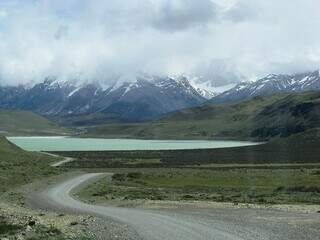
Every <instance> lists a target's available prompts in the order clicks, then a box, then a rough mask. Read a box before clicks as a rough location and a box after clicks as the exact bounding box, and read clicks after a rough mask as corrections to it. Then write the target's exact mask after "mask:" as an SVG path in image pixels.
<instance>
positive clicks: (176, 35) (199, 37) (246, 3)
mask: <svg viewBox="0 0 320 240" xmlns="http://www.w3.org/2000/svg"><path fill="white" fill-rule="evenodd" d="M319 9H320V2H319V1H318V0H297V1H292V0H281V1H278V0H269V1H265V0H131V1H126V2H125V3H124V2H122V1H109V0H105V1H101V0H68V1H65V0H55V1H52V0H2V1H0V84H10V85H12V84H20V83H27V82H30V81H33V82H36V81H41V80H42V79H43V78H44V77H46V76H49V75H54V76H58V77H59V78H79V79H81V80H84V81H86V80H90V81H91V80H94V81H96V80H101V81H112V79H113V78H114V76H118V75H119V74H122V75H123V76H127V77H128V78H130V77H132V76H134V75H135V74H136V73H137V72H148V73H152V74H170V73H190V72H193V71H199V69H204V70H203V71H207V72H208V71H209V72H210V71H211V69H216V68H215V67H212V68H210V66H212V64H213V63H215V62H217V61H220V62H223V63H224V64H226V65H228V66H232V67H234V68H235V72H236V73H239V74H241V76H245V77H246V78H248V79H251V78H256V77H260V76H263V75H265V74H267V73H271V72H272V73H286V72H300V71H307V70H313V69H316V68H319V66H320V64H319V63H320V32H319V31H318V30H317V27H318V26H320V16H319V12H318V11H319ZM206 66H209V67H206ZM227 69H228V71H229V72H230V67H227ZM207 72H204V73H203V75H206V76H210V74H208V73H207ZM199 74H201V73H199Z"/></svg>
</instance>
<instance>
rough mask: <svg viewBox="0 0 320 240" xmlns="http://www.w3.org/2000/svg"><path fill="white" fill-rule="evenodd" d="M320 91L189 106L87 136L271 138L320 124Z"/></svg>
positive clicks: (99, 128) (90, 130) (93, 130)
mask: <svg viewBox="0 0 320 240" xmlns="http://www.w3.org/2000/svg"><path fill="white" fill-rule="evenodd" d="M319 119H320V94H319V92H306V93H301V94H276V95H272V96H266V97H255V98H253V99H252V100H249V101H244V102H239V103H233V104H223V105H217V104H216V105H215V104H207V105H203V106H200V107H195V108H190V109H185V110H182V111H179V112H176V113H172V114H170V115H169V116H167V117H165V118H163V119H161V120H159V121H155V122H146V123H133V124H130V123H129V124H126V123H123V124H107V125H101V126H94V127H87V128H86V129H85V130H86V131H87V132H86V134H84V136H86V137H105V138H142V139H217V138H219V139H255V140H269V139H272V138H275V137H288V136H290V135H293V134H297V133H300V132H304V131H306V130H309V129H312V128H317V127H320V121H319Z"/></svg>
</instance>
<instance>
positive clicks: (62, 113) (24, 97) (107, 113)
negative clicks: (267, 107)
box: [0, 71, 320, 126]
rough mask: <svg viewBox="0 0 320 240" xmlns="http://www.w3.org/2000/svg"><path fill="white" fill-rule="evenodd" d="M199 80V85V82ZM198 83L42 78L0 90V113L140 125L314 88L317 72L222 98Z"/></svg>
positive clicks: (245, 85)
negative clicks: (207, 105)
mask: <svg viewBox="0 0 320 240" xmlns="http://www.w3.org/2000/svg"><path fill="white" fill-rule="evenodd" d="M199 79H201V81H200V80H199ZM205 86H206V81H205V80H204V79H203V78H194V77H193V78H192V77H187V76H183V75H180V76H171V77H169V76H166V77H159V76H152V75H147V74H143V75H140V76H138V77H136V79H135V81H116V82H115V83H114V84H111V85H103V84H100V83H81V84H79V81H76V80H74V81H62V80H61V79H57V78H55V77H48V78H46V79H45V80H44V81H43V82H41V83H38V84H35V85H33V86H27V85H25V86H0V109H10V110H26V111H32V112H35V113H38V114H40V115H42V116H45V117H49V118H51V119H54V120H57V121H58V122H60V123H63V124H65V125H76V126H80V125H96V124H101V123H108V122H140V121H147V120H154V119H157V118H161V117H163V116H165V115H167V114H169V113H172V112H175V111H179V110H182V109H186V108H190V107H195V106H200V105H203V104H205V103H215V104H221V103H229V102H238V101H243V100H248V99H251V98H253V97H256V96H266V95H272V94H275V93H290V92H303V91H309V90H319V89H320V74H319V71H314V72H308V73H301V74H291V75H289V74H287V75H286V74H279V75H276V74H271V75H268V76H266V77H264V78H261V79H259V80H257V81H253V82H250V81H244V82H240V83H238V84H234V83H233V84H231V85H230V84H228V85H227V88H226V87H224V86H221V87H220V89H222V91H223V92H222V93H216V92H212V88H206V87H205Z"/></svg>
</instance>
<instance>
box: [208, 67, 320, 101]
mask: <svg viewBox="0 0 320 240" xmlns="http://www.w3.org/2000/svg"><path fill="white" fill-rule="evenodd" d="M311 90H320V74H319V71H314V72H307V73H299V74H292V75H289V74H279V75H277V74H270V75H268V76H266V77H264V78H261V79H259V80H257V81H254V82H250V81H247V82H241V83H239V84H237V85H236V86H235V87H233V88H231V89H229V90H228V91H225V92H223V93H222V94H220V95H218V96H216V97H214V98H212V99H211V100H210V102H211V103H226V102H237V101H242V100H248V99H250V98H253V97H256V96H267V95H271V94H275V93H286V92H287V93H290V92H304V91H311Z"/></svg>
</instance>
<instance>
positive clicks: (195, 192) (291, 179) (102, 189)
mask: <svg viewBox="0 0 320 240" xmlns="http://www.w3.org/2000/svg"><path fill="white" fill-rule="evenodd" d="M317 171H319V169H229V170H200V169H145V170H141V171H135V172H131V171H130V170H122V171H119V172H118V173H116V174H114V175H113V176H112V177H110V176H108V177H105V178H103V179H100V180H99V181H98V182H96V183H93V184H91V185H89V186H87V187H86V188H85V189H83V190H82V191H81V192H80V197H82V198H84V199H87V200H89V201H91V202H107V201H110V200H120V201H122V200H175V201H180V200H202V201H218V202H245V203H269V204H275V203H310V204H311V203H312V204H319V203H320V191H319V190H320V189H319V186H320V178H319V177H318V176H317V175H315V172H317Z"/></svg>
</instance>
